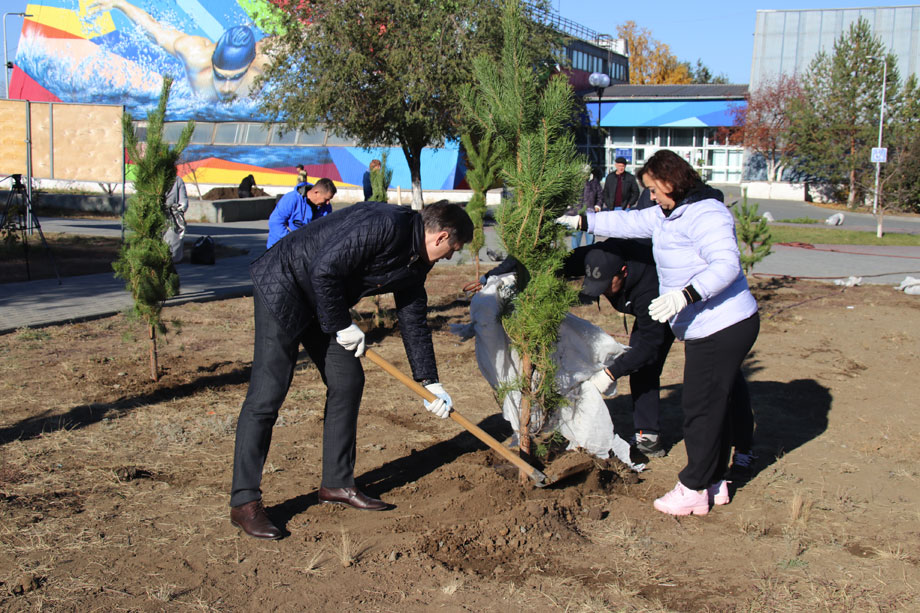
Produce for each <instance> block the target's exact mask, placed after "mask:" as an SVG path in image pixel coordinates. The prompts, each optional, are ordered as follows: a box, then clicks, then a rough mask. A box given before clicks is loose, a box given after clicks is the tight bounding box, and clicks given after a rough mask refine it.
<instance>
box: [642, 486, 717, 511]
mask: <svg viewBox="0 0 920 613" xmlns="http://www.w3.org/2000/svg"><path fill="white" fill-rule="evenodd" d="M655 508H656V509H658V510H659V511H661V512H662V513H667V514H668V515H706V513H709V492H708V491H707V490H701V491H696V490H691V489H688V488H686V487H684V484H683V483H681V482H680V481H678V482H677V485H676V486H674V489H673V490H671V491H670V492H668V493H667V494H665V495H664V496H662V497H661V498H659V499H657V500H656V501H655Z"/></svg>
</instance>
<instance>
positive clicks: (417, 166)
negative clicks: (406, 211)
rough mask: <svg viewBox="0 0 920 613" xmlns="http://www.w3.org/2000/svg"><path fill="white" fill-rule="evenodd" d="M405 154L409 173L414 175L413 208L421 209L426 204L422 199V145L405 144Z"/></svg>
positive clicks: (415, 209) (414, 209)
mask: <svg viewBox="0 0 920 613" xmlns="http://www.w3.org/2000/svg"><path fill="white" fill-rule="evenodd" d="M402 150H403V154H404V155H405V156H406V162H407V163H408V164H409V174H410V176H411V177H412V210H413V211H421V210H422V207H423V206H424V204H425V203H424V201H423V200H422V147H421V146H417V145H408V146H407V145H403V148H402Z"/></svg>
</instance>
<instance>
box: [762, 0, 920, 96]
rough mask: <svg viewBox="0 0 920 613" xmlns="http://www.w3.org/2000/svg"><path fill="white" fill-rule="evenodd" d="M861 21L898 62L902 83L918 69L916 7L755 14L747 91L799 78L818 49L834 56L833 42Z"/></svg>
mask: <svg viewBox="0 0 920 613" xmlns="http://www.w3.org/2000/svg"><path fill="white" fill-rule="evenodd" d="M859 19H865V20H866V21H867V22H869V25H870V27H871V28H872V32H873V33H874V34H875V35H876V36H878V37H879V38H880V39H881V41H882V44H884V45H885V47H886V48H887V49H888V50H889V51H890V52H891V53H893V54H894V55H895V56H896V57H897V58H898V72H899V73H900V75H901V78H902V79H905V78H907V77H908V76H909V75H912V74H913V75H916V74H917V73H918V70H920V5H914V6H879V7H867V8H852V9H821V10H789V11H763V10H762V11H757V21H756V25H755V29H754V53H753V57H752V61H751V89H752V90H753V89H756V88H757V87H758V85H759V84H760V83H762V82H763V81H764V80H768V79H772V78H775V77H777V76H779V75H780V74H786V75H790V76H791V75H802V74H804V73H805V71H806V70H807V69H808V65H809V64H810V63H811V60H812V59H813V58H814V57H815V55H817V53H818V52H819V51H821V50H824V51H825V52H827V53H832V52H833V50H834V42H835V41H836V40H837V39H838V38H840V36H841V34H844V33H845V32H846V31H847V30H848V29H849V28H850V25H851V24H852V23H854V22H856V21H858V20H859Z"/></svg>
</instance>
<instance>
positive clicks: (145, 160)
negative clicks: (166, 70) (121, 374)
mask: <svg viewBox="0 0 920 613" xmlns="http://www.w3.org/2000/svg"><path fill="white" fill-rule="evenodd" d="M171 86H172V80H171V79H169V78H166V79H163V88H162V90H161V92H160V100H159V104H158V105H157V108H156V109H155V110H154V111H153V112H152V113H150V114H149V115H148V116H147V136H146V142H140V141H138V139H137V135H136V134H135V133H134V125H133V121H134V120H133V118H132V117H131V115H130V114H129V113H125V114H124V115H123V116H122V129H123V131H124V135H125V144H126V149H127V151H128V155H129V156H130V158H131V159H132V160H133V161H134V163H135V180H134V188H135V194H134V195H133V196H132V197H131V199H130V200H129V201H128V209H127V211H126V212H125V218H124V225H125V228H126V230H127V234H126V236H125V242H124V244H123V245H122V248H121V253H120V254H119V256H118V259H117V260H116V261H115V262H114V263H113V265H112V267H113V268H114V269H115V276H116V277H119V278H121V279H124V280H125V286H126V288H127V290H128V291H129V292H131V296H132V297H133V298H134V306H133V308H132V314H133V315H135V316H136V317H137V318H138V319H140V320H142V321H143V322H145V323H146V324H147V325H148V326H149V328H150V339H151V373H152V377H153V379H154V381H155V380H157V367H156V332H160V333H163V332H165V331H166V327H165V325H164V324H163V322H162V320H161V319H160V313H161V311H162V309H163V301H164V300H166V299H167V298H171V297H173V296H175V295H176V294H178V293H179V275H178V274H177V273H176V270H175V267H174V266H173V265H172V257H171V255H170V252H169V247H168V246H167V245H166V243H165V242H164V241H163V232H164V231H165V230H166V213H165V208H164V202H165V200H166V194H167V192H168V191H169V190H170V188H171V187H172V185H173V183H174V182H175V180H176V163H177V162H178V161H179V156H180V155H181V154H182V151H183V150H184V149H185V147H186V146H187V145H188V143H189V141H190V140H191V137H192V131H193V130H194V129H195V123H194V122H192V121H190V122H188V124H187V125H186V126H185V128H184V129H183V131H182V134H181V135H180V136H179V141H178V142H177V143H176V145H175V146H174V147H170V145H169V144H168V143H166V142H165V141H164V140H163V119H164V117H165V115H166V103H167V100H168V99H169V90H170V87H171Z"/></svg>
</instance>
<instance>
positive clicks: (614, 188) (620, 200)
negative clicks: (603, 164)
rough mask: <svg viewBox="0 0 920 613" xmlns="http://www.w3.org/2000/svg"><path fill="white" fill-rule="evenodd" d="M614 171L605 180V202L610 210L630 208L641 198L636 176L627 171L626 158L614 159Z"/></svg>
mask: <svg viewBox="0 0 920 613" xmlns="http://www.w3.org/2000/svg"><path fill="white" fill-rule="evenodd" d="M613 167H614V171H613V172H611V173H610V174H609V175H607V178H606V179H605V180H604V204H605V205H606V207H605V209H606V210H608V211H615V210H617V209H628V208H630V207H632V206H633V205H634V204H635V203H636V200H638V199H639V184H638V183H637V182H636V177H634V176H632V175H631V174H629V173H628V172H626V158H624V157H618V158H617V159H616V160H614V164H613Z"/></svg>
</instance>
